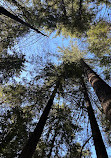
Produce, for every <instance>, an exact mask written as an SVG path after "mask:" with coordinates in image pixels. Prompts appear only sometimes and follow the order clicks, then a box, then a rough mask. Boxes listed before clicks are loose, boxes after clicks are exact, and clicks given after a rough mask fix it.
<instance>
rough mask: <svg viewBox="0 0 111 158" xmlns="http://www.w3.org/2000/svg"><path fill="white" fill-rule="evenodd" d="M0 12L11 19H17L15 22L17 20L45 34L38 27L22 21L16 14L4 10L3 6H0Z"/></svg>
mask: <svg viewBox="0 0 111 158" xmlns="http://www.w3.org/2000/svg"><path fill="white" fill-rule="evenodd" d="M0 14H3V15H5V16H7V17H9V18H11V19H13V20H15V21H17V22H19V23H21V24H23V25H25V26H27V27H29V28H31V29H33V30H34V31H36V32H37V33H40V34H42V35H43V36H46V35H44V34H43V33H42V32H40V31H39V30H38V29H36V28H34V27H33V26H31V25H30V24H29V23H26V22H24V21H23V20H21V19H20V18H19V17H18V16H15V15H13V14H12V13H10V12H9V11H7V10H6V9H5V8H3V7H0Z"/></svg>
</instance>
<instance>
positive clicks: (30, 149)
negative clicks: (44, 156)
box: [19, 82, 59, 158]
mask: <svg viewBox="0 0 111 158" xmlns="http://www.w3.org/2000/svg"><path fill="white" fill-rule="evenodd" d="M58 87H59V82H57V84H56V86H55V88H54V90H53V93H52V95H51V97H50V99H49V101H48V103H47V105H46V107H45V109H44V111H43V113H42V115H41V117H40V120H39V122H38V124H37V126H36V128H35V130H34V132H33V133H32V134H31V136H30V137H29V139H28V141H27V143H26V145H25V146H24V148H23V150H22V153H21V155H20V156H19V158H32V156H33V154H34V151H35V149H36V146H37V143H38V141H39V139H40V137H41V134H42V132H43V128H44V126H45V123H46V120H47V117H48V114H49V112H50V109H51V106H52V104H53V100H54V97H55V95H56V92H57V89H58Z"/></svg>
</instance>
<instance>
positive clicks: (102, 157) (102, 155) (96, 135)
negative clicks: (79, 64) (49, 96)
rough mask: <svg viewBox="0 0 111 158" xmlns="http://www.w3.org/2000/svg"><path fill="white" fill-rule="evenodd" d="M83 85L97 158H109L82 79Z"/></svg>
mask: <svg viewBox="0 0 111 158" xmlns="http://www.w3.org/2000/svg"><path fill="white" fill-rule="evenodd" d="M82 86H83V93H84V98H85V103H86V107H87V111H88V116H89V120H90V125H91V130H92V137H93V140H94V145H95V150H96V155H97V158H108V155H107V151H106V148H105V145H104V142H103V139H102V136H101V132H100V130H99V127H98V124H97V121H96V118H95V115H94V111H93V109H92V106H91V102H90V99H89V96H88V93H87V89H86V86H85V83H84V81H83V79H82Z"/></svg>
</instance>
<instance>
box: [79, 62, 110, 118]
mask: <svg viewBox="0 0 111 158" xmlns="http://www.w3.org/2000/svg"><path fill="white" fill-rule="evenodd" d="M81 64H82V66H83V69H84V72H85V73H86V75H87V77H88V79H89V82H90V83H91V85H92V87H93V88H94V90H95V93H96V95H97V96H98V98H99V101H100V103H101V106H102V108H103V111H104V113H105V115H106V117H107V118H108V119H109V120H110V121H111V87H110V86H109V85H108V84H106V83H105V82H104V81H103V80H102V79H101V78H100V77H99V76H98V75H97V74H96V73H95V72H94V71H93V70H92V69H91V68H90V67H89V66H88V65H87V64H86V63H85V62H84V60H83V59H81Z"/></svg>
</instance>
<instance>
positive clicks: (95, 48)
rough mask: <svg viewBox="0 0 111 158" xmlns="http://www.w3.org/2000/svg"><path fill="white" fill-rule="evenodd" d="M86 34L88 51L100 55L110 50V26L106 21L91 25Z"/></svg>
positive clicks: (108, 52)
mask: <svg viewBox="0 0 111 158" xmlns="http://www.w3.org/2000/svg"><path fill="white" fill-rule="evenodd" d="M87 35H88V40H87V41H88V43H89V51H90V52H92V53H94V54H95V55H97V56H98V57H101V56H103V55H105V54H110V52H111V26H110V23H108V22H106V21H100V22H98V23H96V24H95V25H92V26H91V28H90V29H89V31H88V32H87Z"/></svg>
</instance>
